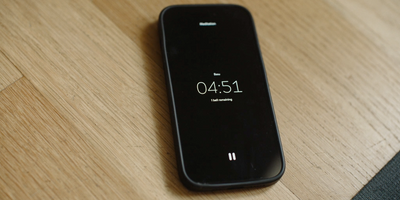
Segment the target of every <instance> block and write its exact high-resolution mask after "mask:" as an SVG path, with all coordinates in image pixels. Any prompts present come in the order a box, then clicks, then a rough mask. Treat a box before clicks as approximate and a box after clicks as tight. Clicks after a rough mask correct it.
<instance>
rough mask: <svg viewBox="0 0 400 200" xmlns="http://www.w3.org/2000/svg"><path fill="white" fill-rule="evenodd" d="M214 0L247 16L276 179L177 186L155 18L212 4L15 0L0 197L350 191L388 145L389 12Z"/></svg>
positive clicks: (9, 9)
mask: <svg viewBox="0 0 400 200" xmlns="http://www.w3.org/2000/svg"><path fill="white" fill-rule="evenodd" d="M218 2H220V3H235V4H240V5H243V6H245V7H247V8H248V9H249V10H250V11H251V13H252V14H253V17H254V21H255V24H256V27H257V32H258V37H259V42H260V46H261V50H262V53H263V58H264V62H265V67H266V70H267V73H268V78H269V82H270V87H271V93H272V98H273V101H274V105H275V111H276V115H277V119H278V124H279V128H280V131H281V137H282V142H283V146H284V151H285V156H286V161H287V170H286V173H285V175H284V177H283V178H282V180H281V181H280V182H278V183H277V184H275V185H274V186H272V187H267V188H257V189H249V190H234V191H220V192H209V193H194V192H190V191H188V190H186V189H185V188H184V187H183V186H182V185H181V183H180V182H179V180H178V176H177V171H176V164H175V156H174V150H173V141H172V134H171V128H170V124H169V123H170V122H169V114H168V105H167V98H166V91H165V86H164V76H163V68H162V63H161V55H160V50H159V45H158V35H157V25H156V23H157V19H158V14H159V12H160V11H161V10H162V9H163V8H164V7H166V6H168V5H171V4H184V3H216V2H215V1H213V2H211V1H181V0H180V1H157V0H153V1H133V0H115V1H105V0H94V1H88V0H83V1H77V0H76V1H75V0H70V1H50V0H40V1H21V0H20V1H6V2H2V5H3V6H2V7H0V27H1V31H0V51H1V52H0V63H1V65H3V63H6V64H5V66H11V69H12V70H14V71H15V70H16V67H17V68H18V70H20V75H18V76H16V77H21V76H22V75H23V76H24V78H22V79H20V80H18V81H17V82H15V83H14V84H11V83H13V82H14V81H15V80H17V79H18V78H13V80H14V81H6V84H5V85H6V86H8V87H7V88H6V89H4V90H3V91H1V92H0V130H1V134H0V136H1V140H0V145H1V146H0V147H1V148H0V151H1V155H0V199H138V198H143V199H231V198H235V199H236V198H238V199H349V198H351V197H352V196H354V195H355V194H356V193H357V191H358V190H359V189H361V188H362V186H363V185H364V184H366V183H367V182H368V181H369V180H370V178H371V177H373V176H374V175H375V174H376V173H377V172H378V171H379V170H380V169H381V168H382V167H383V166H384V165H385V164H386V162H387V161H388V160H390V158H391V157H392V156H394V155H395V153H396V152H398V151H399V150H400V135H399V132H400V128H399V127H400V121H399V119H400V109H399V108H400V95H399V94H398V92H397V91H399V89H400V82H399V81H398V78H399V77H400V70H399V68H398V66H399V64H400V59H399V57H398V56H399V55H400V54H399V51H400V42H399V40H398V37H397V35H398V34H399V33H400V29H399V24H398V23H396V20H398V16H399V12H398V11H399V10H400V9H398V8H400V6H399V4H398V3H397V2H396V1H395V0H392V1H385V3H380V2H381V1H351V2H349V1H339V0H338V1H336V0H326V1H318V0H300V1H289V0H283V1H277V0H276V1H261V0H257V1H218ZM396 8H397V9H396ZM1 70H4V69H0V72H2V71H1ZM18 70H17V71H18ZM2 73H3V72H2ZM2 77H9V76H8V75H6V76H4V73H3V75H0V81H1V80H3V79H4V78H2ZM7 80H8V79H7ZM1 84H2V82H1ZM10 84H11V85H10ZM0 90H1V89H0Z"/></svg>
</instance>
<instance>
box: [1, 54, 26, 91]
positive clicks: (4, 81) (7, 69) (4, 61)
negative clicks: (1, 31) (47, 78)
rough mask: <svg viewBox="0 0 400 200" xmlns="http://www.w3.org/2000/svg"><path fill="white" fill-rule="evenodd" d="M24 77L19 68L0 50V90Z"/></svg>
mask: <svg viewBox="0 0 400 200" xmlns="http://www.w3.org/2000/svg"><path fill="white" fill-rule="evenodd" d="M21 77H22V74H21V73H20V72H19V71H18V69H17V68H16V67H15V66H14V65H13V64H12V63H11V62H10V61H9V60H8V58H7V57H6V56H5V55H4V54H3V52H0V91H2V90H3V89H4V88H6V87H7V86H9V85H10V84H12V83H14V82H15V81H17V80H18V79H20V78H21Z"/></svg>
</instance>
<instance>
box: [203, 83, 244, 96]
mask: <svg viewBox="0 0 400 200" xmlns="http://www.w3.org/2000/svg"><path fill="white" fill-rule="evenodd" d="M196 88H197V92H199V94H201V95H204V94H206V93H207V92H214V93H215V94H217V93H219V94H221V93H225V94H229V93H232V92H233V93H243V91H241V90H240V89H239V83H238V81H237V80H235V81H233V82H232V83H230V82H229V81H221V82H216V81H213V82H212V83H211V84H210V86H209V87H208V86H207V84H206V83H204V82H198V83H197V86H196Z"/></svg>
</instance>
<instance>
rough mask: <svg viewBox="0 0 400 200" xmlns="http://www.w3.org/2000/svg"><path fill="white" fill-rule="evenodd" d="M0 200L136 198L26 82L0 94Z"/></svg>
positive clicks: (121, 178)
mask: <svg viewBox="0 0 400 200" xmlns="http://www.w3.org/2000/svg"><path fill="white" fill-rule="evenodd" d="M0 113H2V115H1V117H0V124H3V125H5V126H1V135H0V136H1V140H0V147H1V148H0V151H1V153H0V163H1V165H0V167H1V168H0V169H1V170H0V177H1V178H0V199H8V198H10V199H72V198H77V197H79V198H82V199H113V198H125V199H128V198H137V197H138V195H137V192H136V191H135V188H134V187H133V185H132V183H134V179H130V180H129V181H128V180H127V179H126V177H124V176H123V175H122V174H120V173H119V170H118V169H117V168H116V167H115V165H114V163H113V162H111V161H110V160H109V159H107V158H106V157H103V156H102V155H101V154H100V155H99V152H101V151H100V150H98V149H96V146H93V145H92V144H91V143H92V141H85V140H84V139H83V135H84V133H82V132H80V131H78V130H77V128H76V127H75V126H74V125H73V124H72V123H70V122H69V121H68V120H66V119H65V118H64V117H62V116H61V114H60V113H59V112H58V111H57V109H55V108H54V107H53V106H52V105H51V103H50V102H48V101H47V100H46V99H45V98H44V97H43V96H42V95H41V94H40V93H39V92H38V91H37V90H36V89H35V88H34V87H33V86H32V84H31V83H30V82H29V81H28V80H27V79H26V78H22V79H20V80H19V81H18V82H16V83H14V84H13V85H12V86H10V87H8V88H7V89H5V90H4V91H3V92H2V93H1V94H0Z"/></svg>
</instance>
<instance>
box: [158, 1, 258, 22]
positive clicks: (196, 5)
mask: <svg viewBox="0 0 400 200" xmlns="http://www.w3.org/2000/svg"><path fill="white" fill-rule="evenodd" d="M195 7H238V8H241V9H243V10H245V11H246V12H248V13H250V11H249V10H248V9H247V8H245V7H244V6H242V5H238V4H177V5H170V6H167V7H165V8H164V9H163V10H162V11H161V12H160V16H159V19H162V17H163V16H164V14H165V13H166V12H167V11H168V10H170V9H173V8H195Z"/></svg>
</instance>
